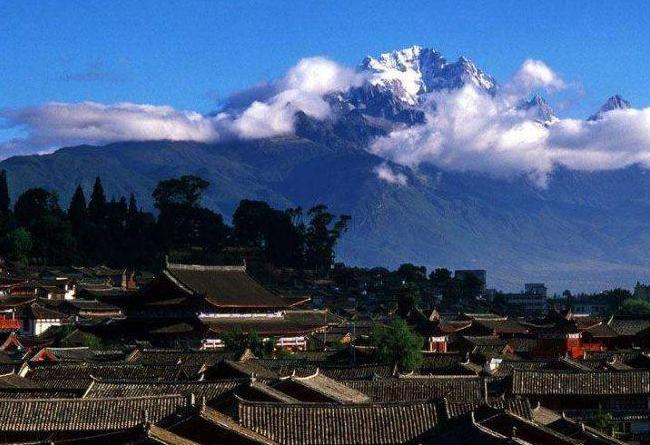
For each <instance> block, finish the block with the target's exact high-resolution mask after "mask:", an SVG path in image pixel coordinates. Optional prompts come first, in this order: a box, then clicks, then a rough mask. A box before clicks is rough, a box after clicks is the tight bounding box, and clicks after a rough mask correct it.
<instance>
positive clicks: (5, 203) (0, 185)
mask: <svg viewBox="0 0 650 445" xmlns="http://www.w3.org/2000/svg"><path fill="white" fill-rule="evenodd" d="M10 204H11V200H10V198H9V186H8V185H7V171H6V170H2V171H0V214H2V215H6V214H7V213H9V205H10Z"/></svg>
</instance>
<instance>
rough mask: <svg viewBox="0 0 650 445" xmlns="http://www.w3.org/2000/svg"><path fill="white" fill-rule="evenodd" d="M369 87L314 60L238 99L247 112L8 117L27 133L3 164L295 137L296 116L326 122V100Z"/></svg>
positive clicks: (44, 111) (79, 111) (86, 105)
mask: <svg viewBox="0 0 650 445" xmlns="http://www.w3.org/2000/svg"><path fill="white" fill-rule="evenodd" d="M361 82H362V78H361V76H360V75H359V74H357V73H355V72H354V71H352V70H349V69H346V68H343V67H341V66H340V65H338V64H336V63H335V62H332V61H330V60H327V59H325V58H322V57H313V58H307V59H303V60H301V61H300V62H298V64H296V65H295V66H294V67H293V68H291V69H290V70H289V71H288V73H287V75H286V76H284V77H283V78H281V79H279V80H277V81H275V82H271V83H266V84H261V85H258V86H256V87H254V88H253V89H251V90H249V91H247V92H242V93H240V94H238V95H236V96H235V97H234V100H233V103H235V104H237V105H239V107H240V108H239V109H236V108H233V109H232V111H230V112H228V113H220V114H218V115H217V116H204V115H202V114H200V113H197V112H193V111H180V110H176V109H174V108H172V107H169V106H156V105H142V104H133V103H118V104H110V105H106V104H101V103H96V102H82V103H58V102H53V103H47V104H44V105H40V106H34V107H27V108H22V109H9V110H2V111H0V119H2V120H3V121H4V123H3V125H2V126H3V127H6V128H10V129H20V130H22V131H23V132H24V133H25V136H24V137H22V138H14V139H12V140H11V141H7V142H5V143H2V144H0V158H4V157H8V156H11V155H13V154H17V153H30V152H31V153H35V152H41V151H47V150H48V149H53V148H58V147H61V146H65V145H75V144H84V143H89V144H104V143H109V142H118V141H127V140H163V139H168V140H174V141H178V140H190V141H199V142H212V141H217V140H220V139H223V138H230V137H240V138H264V137H270V136H276V135H282V134H290V133H291V132H293V128H294V115H295V113H296V111H298V110H302V111H303V112H305V113H306V114H308V115H310V116H313V117H315V118H318V119H323V118H325V117H327V116H328V115H329V113H330V112H331V109H330V107H329V105H328V104H327V102H325V101H324V100H323V98H322V96H323V95H324V94H327V93H329V92H332V91H344V90H347V89H348V88H350V87H351V86H353V85H358V84H360V83H361Z"/></svg>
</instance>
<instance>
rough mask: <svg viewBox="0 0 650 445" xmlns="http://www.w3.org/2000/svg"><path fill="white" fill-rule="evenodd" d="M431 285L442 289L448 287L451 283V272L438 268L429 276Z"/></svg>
mask: <svg viewBox="0 0 650 445" xmlns="http://www.w3.org/2000/svg"><path fill="white" fill-rule="evenodd" d="M429 280H431V284H433V285H434V286H436V287H438V288H444V287H446V286H448V285H449V282H450V281H451V271H450V270H449V269H445V268H438V269H435V270H434V271H432V272H431V275H429Z"/></svg>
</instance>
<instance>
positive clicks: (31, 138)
mask: <svg viewBox="0 0 650 445" xmlns="http://www.w3.org/2000/svg"><path fill="white" fill-rule="evenodd" d="M0 117H2V118H4V120H5V121H6V124H5V126H6V127H9V128H22V129H24V130H25V131H26V132H27V136H26V137H24V138H16V139H13V140H12V141H10V142H8V143H5V144H3V145H2V148H3V151H4V152H2V153H0V156H3V157H6V156H5V154H13V152H15V151H25V150H27V149H28V148H31V151H32V152H39V151H42V150H46V149H47V148H51V147H60V146H62V145H72V144H82V143H89V144H103V143H109V142H117V141H126V140H138V141H141V140H162V139H169V140H175V141H178V140H193V141H202V142H207V141H213V140H217V139H218V138H219V133H218V132H217V129H216V128H215V126H214V124H213V122H212V120H211V119H210V118H206V117H204V116H202V115H200V114H199V113H195V112H191V111H177V110H175V109H173V108H171V107H167V106H154V105H141V104H132V103H118V104H113V105H104V104H100V103H95V102H82V103H76V104H70V103H58V102H52V103H47V104H44V105H41V106H37V107H28V108H23V109H20V110H4V111H2V112H1V113H0Z"/></svg>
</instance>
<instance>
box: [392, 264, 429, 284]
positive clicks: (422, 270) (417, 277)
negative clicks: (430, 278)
mask: <svg viewBox="0 0 650 445" xmlns="http://www.w3.org/2000/svg"><path fill="white" fill-rule="evenodd" d="M397 274H398V275H399V276H400V277H401V278H402V281H405V282H407V283H421V282H423V281H426V279H427V268H426V267H424V266H416V265H414V264H411V263H405V264H402V265H401V266H399V267H398V268H397Z"/></svg>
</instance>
